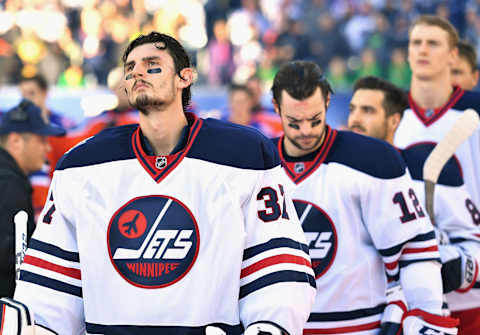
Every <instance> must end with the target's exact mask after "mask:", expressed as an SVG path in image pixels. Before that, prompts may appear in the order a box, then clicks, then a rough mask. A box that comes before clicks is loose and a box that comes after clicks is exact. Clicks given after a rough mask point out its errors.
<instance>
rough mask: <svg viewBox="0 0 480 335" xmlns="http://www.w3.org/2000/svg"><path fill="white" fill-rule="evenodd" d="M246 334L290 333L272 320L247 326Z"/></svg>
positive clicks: (269, 334) (271, 334)
mask: <svg viewBox="0 0 480 335" xmlns="http://www.w3.org/2000/svg"><path fill="white" fill-rule="evenodd" d="M244 335H288V333H287V332H286V331H285V330H284V329H282V328H281V327H279V326H277V325H276V324H274V323H271V322H264V321H263V322H262V321H260V322H255V323H252V324H251V325H250V326H248V327H247V329H246V330H245V333H244Z"/></svg>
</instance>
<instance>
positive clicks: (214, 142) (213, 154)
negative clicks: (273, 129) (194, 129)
mask: <svg viewBox="0 0 480 335" xmlns="http://www.w3.org/2000/svg"><path fill="white" fill-rule="evenodd" d="M187 157H189V158H196V159H201V160H204V161H208V162H212V163H216V164H220V165H227V166H232V167H237V168H242V169H252V170H267V169H271V168H274V167H275V166H277V165H280V158H279V156H278V153H277V150H276V149H275V147H274V146H273V143H272V142H271V141H270V140H269V139H268V138H266V137H265V136H264V135H262V134H261V133H260V132H259V131H258V130H256V129H254V128H251V127H245V126H240V125H237V124H233V123H229V122H225V121H221V120H215V119H206V120H204V122H203V125H202V128H201V129H200V131H199V132H198V135H197V138H196V140H195V142H194V143H193V145H192V147H191V148H190V150H189V152H188V153H187Z"/></svg>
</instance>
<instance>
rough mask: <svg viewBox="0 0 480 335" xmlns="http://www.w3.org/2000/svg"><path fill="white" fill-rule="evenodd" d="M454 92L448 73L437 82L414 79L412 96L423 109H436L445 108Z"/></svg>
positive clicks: (411, 89) (411, 88) (437, 79)
mask: <svg viewBox="0 0 480 335" xmlns="http://www.w3.org/2000/svg"><path fill="white" fill-rule="evenodd" d="M452 92H453V86H452V84H451V81H450V75H449V74H448V73H447V74H446V75H444V76H442V77H441V78H436V79H435V80H421V79H419V78H415V77H412V84H411V87H410V94H411V96H412V98H413V101H415V103H416V104H417V105H418V106H419V107H421V108H423V109H435V108H440V107H442V106H444V105H445V104H446V103H447V102H448V100H449V99H450V96H451V94H452Z"/></svg>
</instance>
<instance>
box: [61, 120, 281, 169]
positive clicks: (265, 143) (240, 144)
mask: <svg viewBox="0 0 480 335" xmlns="http://www.w3.org/2000/svg"><path fill="white" fill-rule="evenodd" d="M137 128H138V125H137V124H135V125H126V126H120V127H114V128H107V129H104V130H102V131H101V132H100V133H99V134H98V135H96V136H93V137H92V138H90V139H88V140H87V141H85V142H84V143H82V144H79V145H77V146H76V147H74V148H73V149H71V150H70V151H68V152H67V153H66V154H65V155H64V156H63V157H62V158H61V159H60V161H59V162H58V164H57V170H64V169H67V168H72V167H82V166H88V165H94V164H101V163H107V162H111V161H118V160H126V159H135V158H136V156H135V153H134V148H133V146H132V142H131V139H132V135H133V133H134V131H135V130H136V129H137ZM192 142H193V143H191V148H190V149H189V150H188V152H187V154H186V157H190V158H196V159H200V160H204V161H208V162H212V163H216V164H220V165H227V166H232V167H237V168H243V169H252V170H267V169H271V168H274V167H275V166H278V165H280V159H279V156H278V153H277V151H276V149H275V147H274V146H273V144H272V143H271V141H270V140H269V139H268V138H266V137H265V136H264V135H262V134H261V133H260V132H259V131H258V130H256V129H253V128H251V127H244V126H240V125H236V124H232V123H229V122H223V121H220V120H215V119H206V120H203V122H202V126H201V128H200V129H199V131H198V134H197V136H196V137H195V138H194V139H193V141H192Z"/></svg>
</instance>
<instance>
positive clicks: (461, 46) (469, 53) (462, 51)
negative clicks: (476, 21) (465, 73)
mask: <svg viewBox="0 0 480 335" xmlns="http://www.w3.org/2000/svg"><path fill="white" fill-rule="evenodd" d="M457 47H458V57H461V58H463V59H465V60H466V61H467V63H468V65H470V69H471V70H472V72H475V71H477V70H478V68H477V51H476V50H475V48H474V47H473V45H471V44H470V43H468V42H467V41H463V40H460V41H458V44H457Z"/></svg>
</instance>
